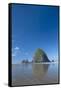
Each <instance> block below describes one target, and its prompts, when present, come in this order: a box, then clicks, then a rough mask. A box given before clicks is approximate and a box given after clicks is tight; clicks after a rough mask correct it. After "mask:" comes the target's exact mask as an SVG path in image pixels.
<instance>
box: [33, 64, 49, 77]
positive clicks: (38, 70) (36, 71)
mask: <svg viewBox="0 0 61 90" xmlns="http://www.w3.org/2000/svg"><path fill="white" fill-rule="evenodd" d="M48 68H49V64H33V65H32V74H33V76H34V77H35V78H37V79H42V78H43V77H44V76H45V74H46V73H47V71H48Z"/></svg>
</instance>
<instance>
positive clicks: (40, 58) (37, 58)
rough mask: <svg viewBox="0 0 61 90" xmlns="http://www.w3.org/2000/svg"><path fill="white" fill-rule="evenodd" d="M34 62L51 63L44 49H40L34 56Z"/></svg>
mask: <svg viewBox="0 0 61 90" xmlns="http://www.w3.org/2000/svg"><path fill="white" fill-rule="evenodd" d="M33 62H36V63H40V62H50V60H49V59H48V57H47V55H46V53H45V52H44V51H43V50H42V49H40V48H38V49H37V50H36V52H35V54H34V57H33Z"/></svg>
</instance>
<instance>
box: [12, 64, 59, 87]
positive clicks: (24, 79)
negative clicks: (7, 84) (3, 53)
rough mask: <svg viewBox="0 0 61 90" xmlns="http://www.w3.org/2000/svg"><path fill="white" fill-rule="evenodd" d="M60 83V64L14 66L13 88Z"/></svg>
mask: <svg viewBox="0 0 61 90" xmlns="http://www.w3.org/2000/svg"><path fill="white" fill-rule="evenodd" d="M51 83H53V84H54V83H58V63H49V64H48V63H47V64H45V63H44V64H40V63H39V64H36V63H34V64H32V63H28V64H12V86H19V85H33V84H34V85H35V84H51Z"/></svg>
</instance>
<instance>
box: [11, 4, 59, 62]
mask: <svg viewBox="0 0 61 90" xmlns="http://www.w3.org/2000/svg"><path fill="white" fill-rule="evenodd" d="M37 48H42V49H43V50H44V51H45V52H46V54H47V56H48V58H49V59H50V60H52V59H54V60H55V59H58V7H57V6H56V7H54V6H53V7H50V6H49V7H48V6H32V5H16V4H13V5H12V63H18V62H20V61H21V60H23V59H29V61H31V60H32V57H33V56H34V52H35V50H36V49H37Z"/></svg>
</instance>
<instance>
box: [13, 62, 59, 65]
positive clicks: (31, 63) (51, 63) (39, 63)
mask: <svg viewBox="0 0 61 90" xmlns="http://www.w3.org/2000/svg"><path fill="white" fill-rule="evenodd" d="M58 63H59V62H41V63H17V64H12V65H20V64H58Z"/></svg>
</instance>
